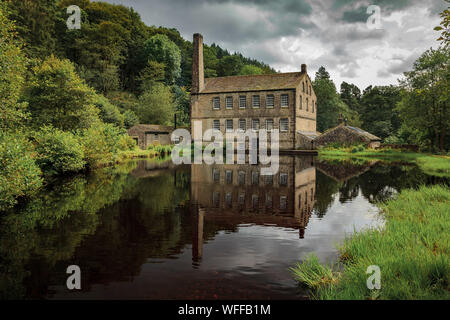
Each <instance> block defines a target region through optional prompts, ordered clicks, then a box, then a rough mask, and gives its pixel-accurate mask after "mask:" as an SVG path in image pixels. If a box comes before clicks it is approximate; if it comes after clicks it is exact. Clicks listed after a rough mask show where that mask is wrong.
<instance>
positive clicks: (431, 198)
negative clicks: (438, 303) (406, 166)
mask: <svg viewBox="0 0 450 320" xmlns="http://www.w3.org/2000/svg"><path fill="white" fill-rule="evenodd" d="M449 203H450V190H449V189H448V188H447V187H445V186H432V187H425V186H424V187H421V188H420V189H419V190H403V191H402V192H401V193H400V195H399V196H398V198H397V199H392V200H389V201H388V202H387V203H386V204H382V205H380V206H381V209H382V210H383V212H384V215H385V218H386V223H385V226H384V228H383V229H382V230H380V229H370V230H366V231H362V232H359V233H357V234H355V235H354V236H353V237H352V238H349V239H347V240H346V241H345V243H344V245H343V246H342V248H341V249H340V251H341V260H342V261H343V271H342V273H341V274H340V275H339V278H338V281H337V282H335V283H333V282H331V283H330V282H326V281H323V282H321V281H320V279H319V278H320V275H323V274H324V275H325V279H327V278H329V270H330V269H329V268H327V267H321V266H319V265H318V263H317V260H312V261H309V262H308V261H307V262H306V263H304V264H301V265H299V266H297V268H295V272H296V274H300V275H304V276H303V277H301V278H299V280H304V278H306V280H309V279H311V278H312V279H313V280H316V281H307V282H306V284H308V285H310V286H312V288H313V289H315V290H316V297H317V298H319V299H362V300H365V299H388V300H392V299H401V300H405V299H408V300H410V299H444V300H448V299H449V298H450V295H449V292H448V284H449V277H448V275H449V274H450V259H449V255H448V251H449V249H450V247H449V244H450V241H449V240H450V239H449V236H448V232H447V230H448V228H450V221H449V220H448V212H449V209H450V208H449ZM369 265H377V266H379V267H380V269H381V277H382V281H381V284H382V285H381V289H380V290H374V291H371V290H369V289H368V288H367V284H366V281H367V274H366V269H367V266H369ZM316 270H319V271H321V272H320V273H319V272H315V271H316ZM334 277H336V275H335V274H334Z"/></svg>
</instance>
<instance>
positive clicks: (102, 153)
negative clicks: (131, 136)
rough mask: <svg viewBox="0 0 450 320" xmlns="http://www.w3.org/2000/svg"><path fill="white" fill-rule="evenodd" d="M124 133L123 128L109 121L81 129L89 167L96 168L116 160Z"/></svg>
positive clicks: (85, 156)
mask: <svg viewBox="0 0 450 320" xmlns="http://www.w3.org/2000/svg"><path fill="white" fill-rule="evenodd" d="M124 134H125V133H124V130H123V129H120V128H117V127H116V126H114V125H112V124H108V123H98V124H96V125H93V126H92V127H90V128H89V129H85V130H81V131H79V136H80V141H81V144H82V146H83V150H84V160H85V161H86V163H87V165H88V167H89V168H96V167H99V166H102V165H105V164H110V163H113V162H114V161H116V159H117V156H118V152H119V150H120V148H121V143H120V140H121V139H122V136H123V135H124Z"/></svg>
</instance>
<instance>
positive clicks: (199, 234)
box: [191, 204, 204, 268]
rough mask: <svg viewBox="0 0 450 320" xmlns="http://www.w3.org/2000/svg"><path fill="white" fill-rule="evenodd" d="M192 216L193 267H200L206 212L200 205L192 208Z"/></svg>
mask: <svg viewBox="0 0 450 320" xmlns="http://www.w3.org/2000/svg"><path fill="white" fill-rule="evenodd" d="M191 215H192V266H193V267H194V268H196V267H198V266H199V265H200V262H201V260H202V255H203V220H204V210H203V209H201V208H200V207H199V205H198V204H196V205H192V206H191Z"/></svg>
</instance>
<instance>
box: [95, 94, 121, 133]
mask: <svg viewBox="0 0 450 320" xmlns="http://www.w3.org/2000/svg"><path fill="white" fill-rule="evenodd" d="M93 103H94V105H95V106H96V107H97V108H98V109H99V110H100V114H99V116H100V119H101V120H102V121H103V122H105V123H112V124H114V125H116V126H118V127H123V126H124V121H125V115H122V114H121V113H120V110H119V108H117V107H116V106H115V105H113V104H112V103H111V102H110V101H109V100H108V99H107V98H105V97H104V96H102V95H95V97H94V101H93Z"/></svg>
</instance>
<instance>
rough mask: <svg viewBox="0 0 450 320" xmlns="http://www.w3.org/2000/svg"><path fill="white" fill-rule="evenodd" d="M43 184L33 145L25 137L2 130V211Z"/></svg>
mask: <svg viewBox="0 0 450 320" xmlns="http://www.w3.org/2000/svg"><path fill="white" fill-rule="evenodd" d="M41 185H42V178H41V170H40V169H39V167H38V165H37V164H36V163H35V161H34V154H33V149H32V145H31V144H30V143H29V142H28V141H27V140H26V139H25V138H23V137H20V136H17V135H14V136H13V135H7V134H5V133H2V132H0V211H4V210H7V209H9V208H11V207H13V206H14V205H15V204H16V203H17V198H19V197H23V196H29V195H31V194H33V193H34V192H35V191H36V190H37V189H39V188H40V187H41Z"/></svg>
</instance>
